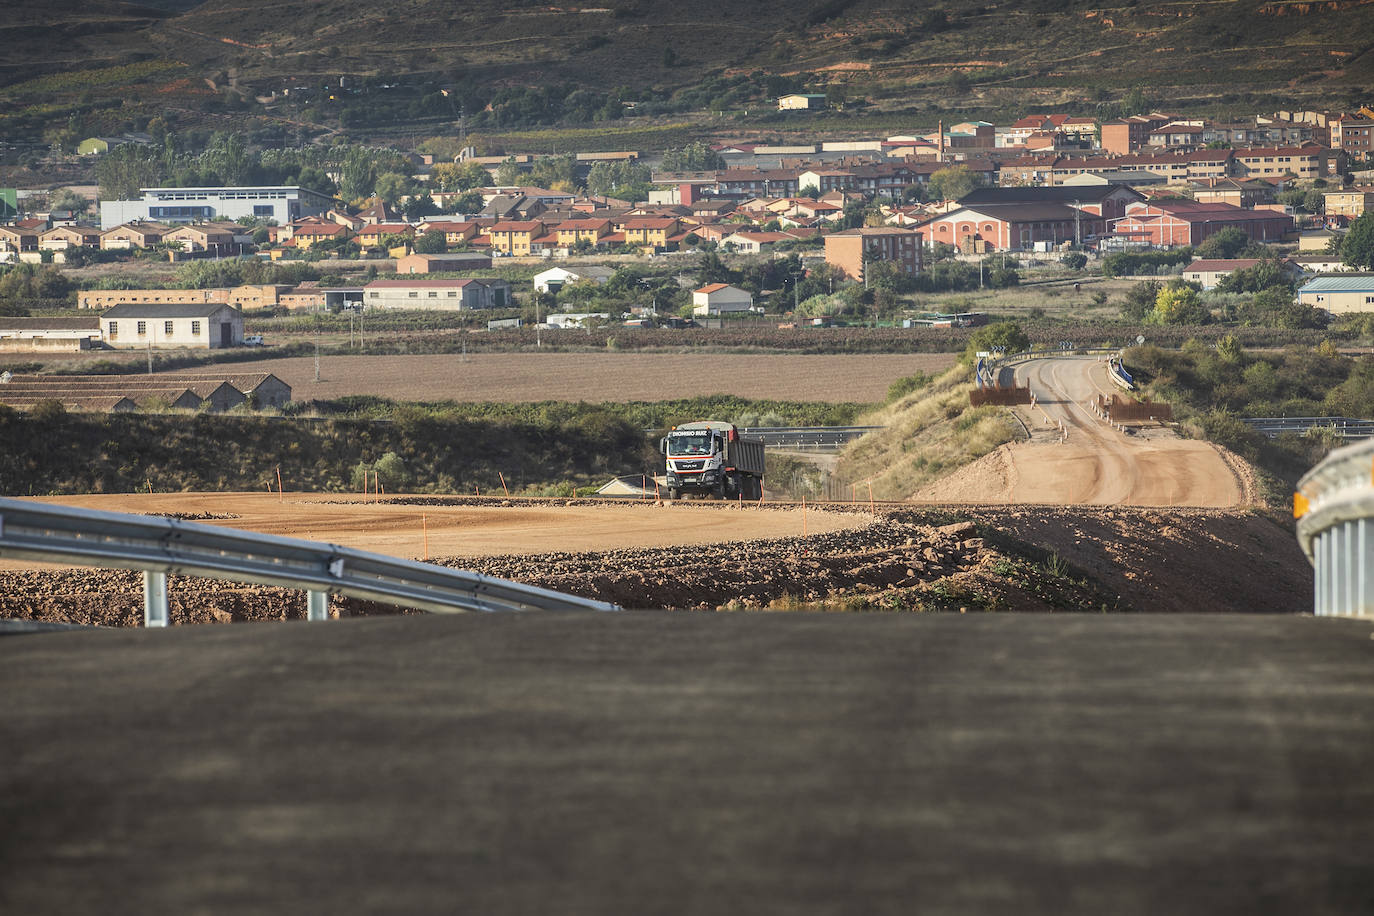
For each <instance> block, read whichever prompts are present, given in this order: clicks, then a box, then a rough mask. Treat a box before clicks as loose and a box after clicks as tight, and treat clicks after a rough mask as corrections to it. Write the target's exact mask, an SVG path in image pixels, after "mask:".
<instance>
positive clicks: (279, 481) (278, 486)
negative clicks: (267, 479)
mask: <svg viewBox="0 0 1374 916" xmlns="http://www.w3.org/2000/svg"><path fill="white" fill-rule="evenodd" d="M277 502H281V465H277Z"/></svg>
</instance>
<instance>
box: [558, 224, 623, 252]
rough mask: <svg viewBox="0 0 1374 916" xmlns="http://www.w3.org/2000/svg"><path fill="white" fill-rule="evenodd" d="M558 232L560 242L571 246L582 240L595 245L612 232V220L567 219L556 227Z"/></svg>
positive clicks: (561, 244) (565, 245)
mask: <svg viewBox="0 0 1374 916" xmlns="http://www.w3.org/2000/svg"><path fill="white" fill-rule="evenodd" d="M554 231H555V232H557V233H558V244H559V245H560V246H562V247H564V248H571V247H572V246H573V245H576V244H577V243H578V242H580V241H582V240H584V239H585V240H586V241H588V242H590V243H592V244H593V245H596V244H598V243H600V241H601V240H602V239H603V238H605V237H606V236H608V235H610V234H611V221H610V220H608V219H565V220H564V221H563V222H561V223H559V224H558V225H557V226H555V227H554Z"/></svg>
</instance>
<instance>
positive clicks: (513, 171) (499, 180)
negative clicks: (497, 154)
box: [495, 156, 524, 188]
mask: <svg viewBox="0 0 1374 916" xmlns="http://www.w3.org/2000/svg"><path fill="white" fill-rule="evenodd" d="M495 178H496V184H497V186H498V187H503V188H511V187H515V186H516V185H520V184H524V181H523V180H522V179H523V178H524V172H521V171H520V163H518V162H516V161H515V157H514V156H510V157H508V158H506V159H505V160H503V161H502V162H501V164H500V165H498V166H497V167H496V175H495Z"/></svg>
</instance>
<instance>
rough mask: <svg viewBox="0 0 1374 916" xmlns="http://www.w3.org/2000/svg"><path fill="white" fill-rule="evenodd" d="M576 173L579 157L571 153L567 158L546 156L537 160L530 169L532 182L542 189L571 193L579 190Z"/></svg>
mask: <svg viewBox="0 0 1374 916" xmlns="http://www.w3.org/2000/svg"><path fill="white" fill-rule="evenodd" d="M576 171H577V157H576V156H574V155H572V154H571V153H569V154H568V155H566V156H545V157H543V158H541V159H536V160H535V162H534V166H533V167H532V168H531V169H530V180H531V181H533V182H534V184H536V185H537V186H539V187H541V188H548V189H550V190H554V191H565V192H568V193H571V192H573V191H575V190H577V181H576V178H575V175H576Z"/></svg>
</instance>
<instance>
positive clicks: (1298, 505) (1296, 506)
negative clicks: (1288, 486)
mask: <svg viewBox="0 0 1374 916" xmlns="http://www.w3.org/2000/svg"><path fill="white" fill-rule="evenodd" d="M1306 514H1307V497H1306V496H1303V495H1302V494H1301V493H1294V494H1293V517H1294V518H1302V517H1303V516H1304V515H1306Z"/></svg>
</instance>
